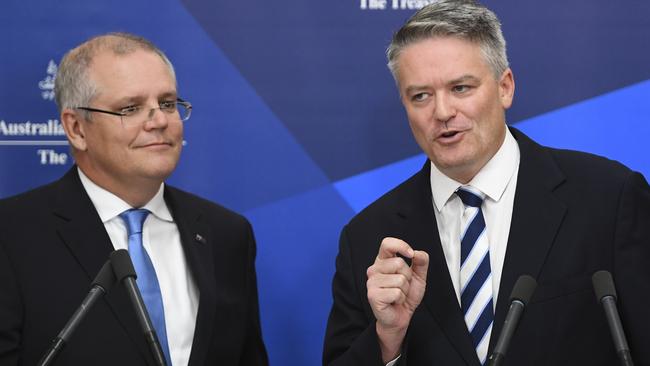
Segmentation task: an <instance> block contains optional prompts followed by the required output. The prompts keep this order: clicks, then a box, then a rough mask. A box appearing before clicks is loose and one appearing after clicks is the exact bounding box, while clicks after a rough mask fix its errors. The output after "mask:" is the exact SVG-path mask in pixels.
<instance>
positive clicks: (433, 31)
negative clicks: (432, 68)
mask: <svg viewBox="0 0 650 366" xmlns="http://www.w3.org/2000/svg"><path fill="white" fill-rule="evenodd" d="M435 37H458V38H461V39H465V40H468V41H470V42H473V43H476V44H478V45H479V46H480V47H481V51H482V52H483V56H484V57H485V60H486V61H487V63H488V64H489V66H490V68H491V69H492V72H493V73H494V76H495V78H496V79H498V78H499V77H500V76H501V74H502V73H503V72H504V71H505V70H506V69H507V68H508V56H507V54H506V41H505V39H504V38H503V33H502V32H501V23H500V22H499V19H498V18H497V16H496V15H495V14H494V12H492V11H491V10H490V9H488V8H486V7H485V6H483V5H481V4H479V3H478V2H476V1H474V0H440V1H436V2H433V3H431V4H429V5H427V6H425V7H423V8H422V9H420V10H419V11H418V12H416V13H415V14H414V15H413V16H412V17H411V18H410V19H409V20H408V21H407V22H406V24H404V25H403V26H402V28H400V29H399V30H398V31H397V32H396V33H395V34H394V35H393V39H392V41H391V43H390V45H389V46H388V49H387V50H386V56H387V57H388V68H389V69H390V72H391V73H392V74H393V77H394V78H395V80H397V71H398V68H399V65H398V59H399V56H400V54H401V52H402V51H403V50H404V48H406V47H407V46H409V45H411V44H413V43H416V42H419V41H422V40H425V39H429V38H435Z"/></svg>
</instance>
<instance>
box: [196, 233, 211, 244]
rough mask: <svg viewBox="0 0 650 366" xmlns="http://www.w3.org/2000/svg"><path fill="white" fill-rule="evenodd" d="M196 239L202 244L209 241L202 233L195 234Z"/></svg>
mask: <svg viewBox="0 0 650 366" xmlns="http://www.w3.org/2000/svg"><path fill="white" fill-rule="evenodd" d="M194 240H196V241H198V242H199V243H201V244H205V243H207V242H208V241H207V240H205V238H204V237H203V235H201V234H194Z"/></svg>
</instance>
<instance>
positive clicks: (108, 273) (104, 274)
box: [92, 259, 116, 293]
mask: <svg viewBox="0 0 650 366" xmlns="http://www.w3.org/2000/svg"><path fill="white" fill-rule="evenodd" d="M115 281H116V278H115V272H113V266H112V265H111V261H110V259H109V260H107V261H106V263H104V266H102V269H100V270H99V272H98V273H97V276H96V277H95V279H94V280H93V283H92V286H100V287H101V288H103V289H104V292H105V293H108V292H109V291H110V290H111V288H112V287H113V284H114V283H115Z"/></svg>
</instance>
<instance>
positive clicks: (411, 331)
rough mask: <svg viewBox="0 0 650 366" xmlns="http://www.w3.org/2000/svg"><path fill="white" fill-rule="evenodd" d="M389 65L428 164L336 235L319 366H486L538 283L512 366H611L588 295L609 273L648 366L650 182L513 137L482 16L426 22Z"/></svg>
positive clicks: (458, 7)
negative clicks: (513, 302) (518, 298)
mask: <svg viewBox="0 0 650 366" xmlns="http://www.w3.org/2000/svg"><path fill="white" fill-rule="evenodd" d="M388 61H389V63H388V65H389V68H390V70H391V72H392V73H393V75H394V77H395V80H396V81H397V86H398V89H399V92H400V96H401V100H402V104H403V105H404V108H405V109H406V113H407V115H408V120H409V124H410V126H411V129H412V131H413V135H414V136H415V140H416V141H417V143H418V144H419V145H420V147H421V148H422V150H423V151H424V152H425V153H426V155H427V157H428V158H429V160H428V161H427V162H426V163H425V165H424V167H423V168H422V170H421V171H420V172H419V173H417V174H415V175H414V176H413V177H412V178H410V179H408V180H407V181H405V182H404V183H402V184H401V185H399V186H398V187H397V188H395V189H394V190H392V191H390V192H389V193H387V194H386V195H384V196H383V197H381V198H380V199H379V200H377V201H376V202H374V203H373V204H371V205H370V206H369V207H367V208H366V209H365V210H364V211H362V212H361V213H360V214H359V215H357V216H356V217H354V218H353V219H352V220H351V221H350V223H349V224H348V225H346V227H345V228H344V229H343V232H342V234H341V241H340V248H339V255H338V257H337V262H336V266H337V271H336V274H335V277H334V281H333V295H334V304H333V307H332V311H331V313H330V318H329V322H328V327H327V334H326V339H325V349H324V356H323V364H324V365H364V366H367V365H386V364H389V365H392V364H396V363H397V364H400V365H403V364H411V365H444V366H451V365H472V366H476V365H481V364H485V363H486V360H487V358H488V356H489V354H490V352H491V350H492V349H493V348H494V344H495V342H496V340H497V338H498V336H499V334H500V331H501V328H502V325H503V321H504V318H505V314H506V312H507V309H508V306H509V304H510V303H509V295H510V292H511V290H512V288H513V284H514V282H515V281H516V280H517V278H518V277H519V276H521V275H523V274H529V275H532V276H533V277H535V278H536V279H537V281H538V283H539V287H538V288H537V291H536V293H535V295H534V297H533V299H532V301H531V303H530V304H529V306H528V308H527V309H526V313H525V314H524V317H523V319H522V322H521V323H520V326H519V329H518V330H517V334H516V337H515V338H514V340H513V342H512V344H511V346H510V352H509V353H508V357H507V362H506V364H508V365H554V366H557V365H612V364H615V363H616V358H617V356H616V353H615V351H614V347H613V345H612V342H611V336H610V334H609V331H608V329H607V323H606V320H605V316H604V314H603V311H602V309H601V308H600V305H599V304H597V302H596V301H595V298H594V294H593V291H592V290H591V281H590V279H591V275H592V274H593V273H594V272H596V271H598V270H609V271H610V272H612V273H613V274H614V277H615V279H616V283H617V285H618V290H619V305H620V311H621V316H622V319H623V323H624V326H625V328H626V330H627V332H628V335H629V342H630V347H631V349H632V356H633V357H634V359H635V360H636V361H637V364H644V365H650V351H649V349H648V347H646V346H645V345H644V343H643V342H645V341H644V339H645V332H646V331H647V329H650V316H649V315H648V312H647V309H648V308H649V307H650V281H648V280H647V279H649V278H650V266H648V265H647V263H650V225H647V222H650V188H649V187H648V184H647V182H646V181H645V179H644V178H643V177H642V176H641V175H640V174H638V173H635V172H632V171H630V170H629V169H628V168H626V167H624V166H622V165H621V164H619V163H617V162H613V161H610V160H606V159H603V158H600V157H596V156H593V155H589V154H585V153H578V152H572V151H560V150H555V149H549V148H546V147H543V146H540V145H538V144H536V143H535V142H533V141H531V140H530V139H529V138H528V137H526V136H525V135H524V134H522V133H521V132H519V131H517V130H516V129H514V128H508V127H507V126H506V122H505V111H506V109H508V108H509V107H510V105H511V103H512V101H513V95H514V90H515V83H514V77H513V72H512V71H511V69H510V68H509V67H508V60H507V56H506V49H505V41H504V38H503V35H502V34H501V27H500V23H499V20H498V19H497V17H496V16H495V14H494V13H493V12H491V11H490V10H488V9H487V8H485V7H484V6H482V5H480V4H478V3H476V2H474V1H469V0H464V1H453V0H447V1H445V0H443V1H436V2H434V3H432V4H430V5H428V6H426V7H424V8H423V9H421V10H420V11H418V12H417V13H416V14H415V15H414V16H413V17H412V18H411V19H409V20H408V21H407V23H406V24H405V25H404V26H403V27H402V28H401V29H400V30H399V31H398V32H397V33H396V34H395V36H394V37H393V40H392V42H391V45H390V46H389V48H388ZM400 257H405V258H409V259H410V262H411V263H410V265H409V264H407V262H406V261H405V260H403V258H400Z"/></svg>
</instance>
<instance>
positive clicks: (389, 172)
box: [334, 154, 426, 212]
mask: <svg viewBox="0 0 650 366" xmlns="http://www.w3.org/2000/svg"><path fill="white" fill-rule="evenodd" d="M425 159H426V156H425V155H424V154H419V155H415V156H413V157H410V158H408V159H404V160H401V161H398V162H396V163H392V164H388V165H386V166H383V167H380V168H377V169H373V170H370V171H367V172H365V173H362V174H358V175H355V176H353V177H350V178H346V179H343V180H340V181H338V182H336V183H334V187H335V188H336V190H337V191H338V192H339V194H340V195H341V196H342V197H343V198H344V199H345V201H346V202H347V203H348V204H349V205H350V207H352V209H353V210H354V212H359V211H361V210H363V209H364V208H365V207H366V206H368V205H369V204H371V203H372V202H373V201H375V200H376V199H377V198H379V197H381V196H382V195H383V194H384V193H386V192H388V191H389V190H391V189H393V188H395V186H397V185H398V184H400V183H402V182H403V181H404V180H406V179H407V178H409V177H410V176H412V175H413V174H415V173H416V172H418V171H419V170H420V169H421V168H422V164H424V162H425Z"/></svg>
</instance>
